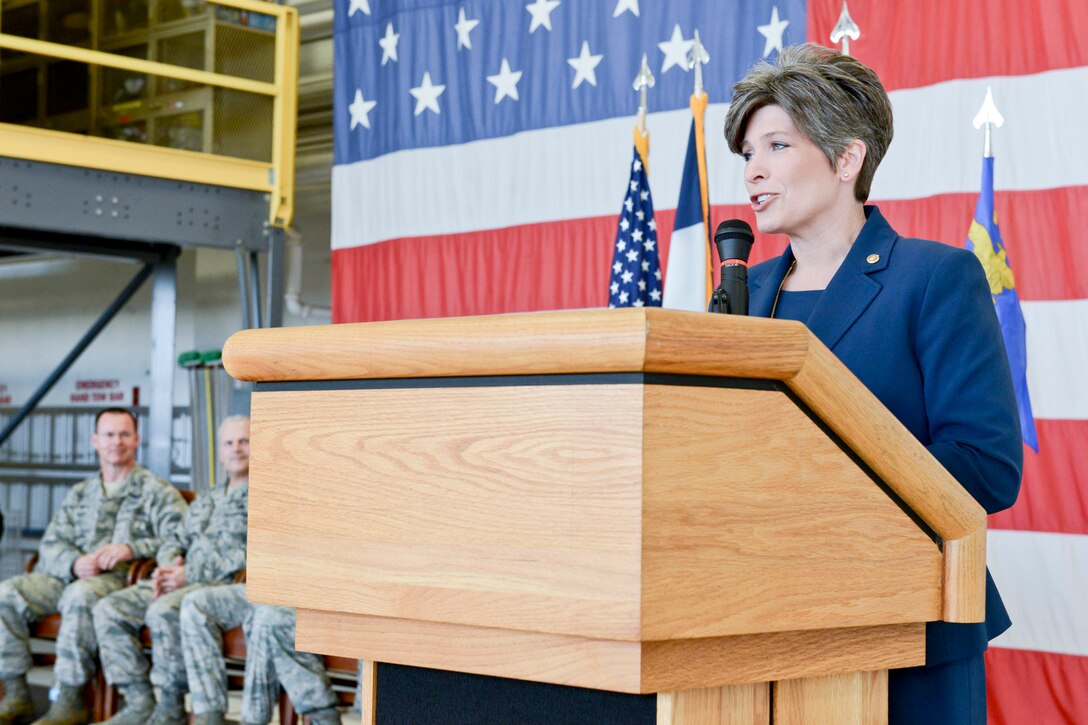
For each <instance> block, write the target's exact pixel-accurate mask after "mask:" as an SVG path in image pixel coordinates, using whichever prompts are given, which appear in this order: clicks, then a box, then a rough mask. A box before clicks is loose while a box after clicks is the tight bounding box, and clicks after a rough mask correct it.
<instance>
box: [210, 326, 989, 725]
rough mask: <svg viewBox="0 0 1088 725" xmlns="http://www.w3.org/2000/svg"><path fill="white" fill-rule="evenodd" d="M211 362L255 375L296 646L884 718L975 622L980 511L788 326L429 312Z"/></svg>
mask: <svg viewBox="0 0 1088 725" xmlns="http://www.w3.org/2000/svg"><path fill="white" fill-rule="evenodd" d="M225 360H226V364H227V368H228V370H229V371H230V372H231V374H232V375H234V376H235V377H236V378H240V379H246V380H254V381H256V382H257V392H256V393H255V394H254V396H253V404H252V415H253V433H252V443H251V451H252V454H251V484H252V485H251V490H250V513H249V517H250V518H249V521H250V534H249V561H248V570H247V572H248V582H249V584H248V588H249V595H250V598H251V599H252V600H253V601H256V602H262V603H269V604H281V605H288V606H294V607H297V608H298V609H299V614H298V644H299V646H300V648H302V649H306V650H309V651H317V652H323V653H328V654H337V655H346V656H352V657H360V658H362V659H364V660H367V661H371V662H386V663H393V664H398V665H411V666H415V667H423V668H432V669H435V670H450V671H456V672H463V673H472V674H476V675H487V676H492V677H501V678H513V679H517V680H525V681H532V682H539V683H551V684H555V685H563V686H570V687H579V688H593V689H595V690H603V691H609V692H614V693H628V694H632V695H634V694H653V693H657V707H656V721H657V722H659V723H672V722H675V723H681V722H717V721H719V719H718V718H721V720H720V721H722V722H742V721H743V722H767V721H768V718H770V717H771V713H772V712H773V717H774V722H775V723H779V724H780V723H783V722H820V721H828V718H830V719H833V720H835V721H838V722H880V721H882V718H886V712H887V704H886V697H887V678H886V670H887V669H890V668H895V667H906V666H912V665H917V664H921V663H922V662H923V661H924V657H925V653H924V622H926V621H931V620H938V619H946V620H949V621H980V620H981V619H982V602H983V599H982V597H983V582H984V580H983V576H984V564H983V562H984V550H983V545H984V531H985V529H984V526H985V518H984V515H983V513H982V510H981V508H980V507H978V505H977V504H975V502H974V501H973V500H971V499H970V497H969V496H968V495H967V494H966V493H965V492H964V491H963V490H962V488H961V487H960V486H959V485H958V484H957V483H956V482H955V481H954V480H952V479H951V477H950V476H949V475H948V474H947V472H945V471H944V469H943V468H941V467H940V465H939V464H937V462H936V461H935V460H933V459H932V457H930V456H929V454H928V453H927V452H926V451H925V449H924V448H923V447H922V446H921V445H920V444H919V443H918V442H917V441H916V440H915V439H914V438H913V437H912V436H910V434H909V433H908V432H907V431H905V430H904V429H903V428H902V426H900V425H899V423H898V422H897V421H896V420H895V419H894V417H892V416H891V414H890V413H888V412H887V411H886V410H885V409H884V408H883V407H882V406H880V404H879V402H877V401H876V400H875V398H873V396H872V395H871V394H870V393H869V392H868V391H867V390H866V389H865V388H864V386H862V385H861V384H860V383H859V382H858V381H857V380H856V379H855V378H854V377H853V376H852V375H851V374H850V373H849V372H848V371H847V370H846V369H845V368H844V367H843V366H842V365H841V363H839V362H838V361H837V360H836V359H835V358H834V356H833V355H831V354H830V353H829V352H828V351H827V350H826V348H824V347H823V346H822V345H821V344H820V343H819V342H818V341H816V340H815V338H813V337H812V336H811V335H810V334H809V333H808V332H807V331H806V330H805V328H804V327H803V326H801V325H798V324H795V323H788V322H782V321H773V320H755V319H749V318H735V317H728V316H718V315H709V314H699V313H682V312H675V311H664V310H609V311H585V312H566V313H537V314H527V315H504V316H496V317H481V318H460V319H445V320H418V321H404V322H395V323H371V324H363V325H338V326H325V327H318V328H292V329H279V330H261V331H246V332H243V333H239V334H237V335H235V336H234V337H232V338H231V340H230V341H229V342H228V345H227V348H226V350H225ZM368 671H369V672H370V673H371V674H372V675H373V674H374V673H375V672H377V673H378V674H377V677H379V678H380V677H381V676H382V675H381V674H380V673H381V672H382V669H381V667H380V666H379V667H378V668H376V669H374V668H372V669H370V670H368ZM770 683H776V684H775V685H774V686H773V687H772V686H771V685H770ZM377 692H380V688H377V689H374V690H373V691H371V692H370V694H371V695H374V693H377ZM375 707H376V712H377V713H378V720H381V719H382V716H381V708H382V705H381V702H380V698H378V701H377V704H376V706H375ZM367 714H370V715H371V717H373V714H374V711H368V712H367V713H364V720H366V719H367V718H366V717H365V716H366V715H367ZM825 715H827V717H824V716H825ZM708 718H709V719H708ZM840 718H845V719H840Z"/></svg>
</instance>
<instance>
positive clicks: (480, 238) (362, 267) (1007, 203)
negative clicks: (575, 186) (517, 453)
mask: <svg viewBox="0 0 1088 725" xmlns="http://www.w3.org/2000/svg"><path fill="white" fill-rule="evenodd" d="M976 199H977V194H945V195H941V196H934V197H929V198H927V199H912V200H897V201H879V202H877V203H879V204H880V208H881V210H882V211H883V212H884V214H885V216H887V217H888V219H889V221H890V222H891V223H892V226H894V227H895V228H897V229H899V230H900V231H901V232H902V233H904V234H910V235H912V236H918V237H923V238H926V239H936V240H938V241H941V242H945V243H947V244H952V245H956V246H960V245H962V244H963V240H964V239H965V238H966V235H967V228H968V226H969V225H970V220H971V218H972V216H973V215H974V209H975V201H976ZM996 204H997V209H998V215H999V216H998V221H999V222H1000V225H1001V234H1002V237H1003V238H1004V240H1005V245H1006V247H1007V249H1008V252H1009V255H1010V257H1011V259H1012V267H1013V271H1014V272H1015V274H1016V283H1017V291H1018V292H1019V294H1020V298H1021V299H1022V300H1025V301H1036V300H1068V299H1088V276H1085V275H1083V274H1079V273H1078V270H1083V269H1088V232H1086V231H1084V230H1082V229H1080V228H1078V227H1076V226H1070V225H1069V224H1068V220H1069V219H1088V187H1069V188H1061V189H1053V190H1050V191H1004V192H1002V191H999V192H997V194H996ZM675 215H676V212H675V210H671V209H666V210H659V211H657V212H656V213H655V217H656V220H657V229H658V243H659V248H660V253H661V258H662V260H666V259H668V245H669V237H670V236H671V234H670V231H671V229H672V226H673V220H674V219H675ZM711 216H712V218H713V219H716V220H719V221H720V220H723V219H732V218H738V219H744V220H745V221H747V222H749V223H750V224H751V225H752V227H753V228H755V226H756V224H755V218H754V216H753V214H752V211H751V209H750V207H748V206H747V205H741V204H736V205H716V206H714V207H713V208H712V209H711ZM615 226H616V217H615V216H612V215H609V216H607V217H593V218H589V219H574V220H568V221H559V222H547V223H541V224H528V225H523V226H517V227H508V228H505V229H495V230H487V231H480V232H468V233H464V234H447V235H440V236H434V237H425V238H424V237H421V238H411V239H394V240H390V241H387V242H381V243H378V244H369V245H365V246H361V247H351V248H345V249H337V250H334V251H333V265H332V269H333V280H332V296H333V309H334V310H335V311H336V321H337V322H366V321H371V320H388V319H403V318H412V317H436V316H445V315H482V314H492V313H499V312H519V311H530V310H547V309H566V308H579V307H603V306H605V305H606V304H607V301H608V300H607V295H606V290H607V280H608V265H609V264H610V263H611V258H612V256H611V252H612V248H611V241H612V239H613V238H614V237H615V234H616V229H615ZM756 240H757V241H756V244H755V246H754V248H753V250H752V257H751V262H752V263H753V264H754V263H756V262H760V261H762V260H764V259H767V258H769V257H773V256H775V255H777V254H780V253H781V251H782V249H783V248H784V247H785V244H786V241H785V239H784V238H783V237H765V236H763V235H760V234H758V233H757V235H756ZM715 271H716V270H715ZM665 276H666V283H667V281H668V269H667V267H666V269H665Z"/></svg>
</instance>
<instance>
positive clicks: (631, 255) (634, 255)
mask: <svg viewBox="0 0 1088 725" xmlns="http://www.w3.org/2000/svg"><path fill="white" fill-rule="evenodd" d="M627 261H628V262H637V261H638V252H636V251H635V250H634V249H632V250H631V251H630V252H628V253H627Z"/></svg>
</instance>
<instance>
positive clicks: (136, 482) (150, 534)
mask: <svg viewBox="0 0 1088 725" xmlns="http://www.w3.org/2000/svg"><path fill="white" fill-rule="evenodd" d="M185 510H186V504H185V500H184V499H183V498H182V497H181V494H180V493H178V491H177V489H176V488H174V487H173V486H171V485H170V484H169V483H167V482H166V481H163V480H162V479H161V478H159V477H158V476H156V475H154V474H153V473H151V472H150V471H148V470H147V469H146V468H143V467H142V466H136V467H135V468H133V469H132V472H131V473H130V474H129V475H128V478H126V479H125V481H124V483H123V484H122V485H121V486H120V487H119V489H118V490H117V491H116V493H115V494H114V495H113V496H107V495H106V492H105V488H104V487H103V485H102V475H101V474H100V473H99V474H96V475H94V476H92V477H91V478H88V479H86V480H84V481H81V482H80V483H78V484H76V485H75V486H74V487H73V488H72V490H71V491H69V492H68V495H67V496H66V497H65V498H64V503H63V504H62V505H61V508H60V510H59V511H58V512H57V513H56V515H55V516H54V517H53V520H52V521H51V522H50V523H49V527H48V528H47V529H46V530H45V536H44V537H43V538H42V543H41V546H40V547H39V549H38V553H39V559H38V563H37V565H36V566H35V567H34V571H33V572H32V573H30V574H23V575H20V576H16V577H12V578H11V579H8V580H7V581H5V582H3V583H0V679H5V680H6V679H14V678H17V677H21V676H23V675H25V674H26V672H27V671H28V670H29V669H30V667H31V665H32V661H31V656H30V633H29V628H28V623H29V622H32V621H35V620H38V619H41V618H43V617H45V616H47V615H49V614H54V613H56V612H60V614H61V615H62V620H61V626H60V631H59V633H58V635H57V662H56V665H55V666H54V676H55V678H56V680H57V682H58V683H60V684H62V685H69V686H76V687H78V686H80V685H82V684H84V683H85V682H87V681H88V680H89V679H90V678H91V675H93V674H94V651H95V636H94V626H93V623H92V619H91V608H92V607H93V606H94V604H95V603H96V602H97V601H98V600H99V599H101V598H102V597H104V596H106V595H107V594H109V593H110V592H113V591H115V590H117V589H120V588H121V587H123V586H124V584H125V577H126V576H127V574H128V569H129V567H130V565H131V564H130V563H129V562H124V563H122V564H118V565H117V566H116V567H114V569H113V570H112V571H109V572H106V573H104V574H99V575H98V576H94V577H88V578H86V579H79V580H76V577H75V575H74V574H73V573H72V565H73V564H75V561H76V559H78V558H79V557H80V556H82V555H84V554H88V553H91V552H93V551H96V550H97V549H99V548H100V547H102V546H104V545H106V544H111V543H112V544H128V546H130V547H131V548H132V553H133V557H134V558H144V557H149V556H154V555H155V553H156V552H157V551H158V550H159V549H160V547H162V545H163V543H164V542H165V541H166V540H167V538H169V537H171V536H172V535H173V534H174V531H175V530H176V529H177V528H178V527H179V526H180V525H181V522H182V519H183V518H184V516H185Z"/></svg>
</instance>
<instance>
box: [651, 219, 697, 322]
mask: <svg viewBox="0 0 1088 725" xmlns="http://www.w3.org/2000/svg"><path fill="white" fill-rule="evenodd" d="M700 282H701V284H700ZM662 306H663V307H670V308H672V309H674V310H691V311H693V312H703V311H705V310H706V232H705V231H704V229H703V224H702V222H699V223H698V224H693V225H692V226H690V227H684V228H683V229H677V230H676V232H674V233H673V235H672V241H671V242H670V243H669V264H668V267H667V268H666V270H665V298H664V301H663V302H662Z"/></svg>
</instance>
